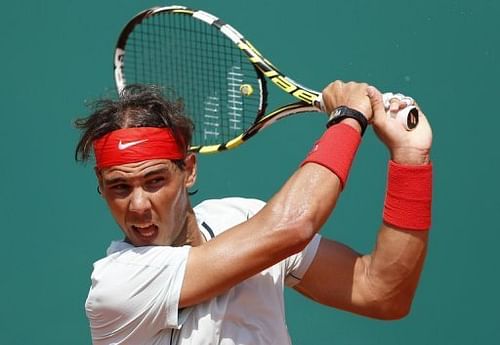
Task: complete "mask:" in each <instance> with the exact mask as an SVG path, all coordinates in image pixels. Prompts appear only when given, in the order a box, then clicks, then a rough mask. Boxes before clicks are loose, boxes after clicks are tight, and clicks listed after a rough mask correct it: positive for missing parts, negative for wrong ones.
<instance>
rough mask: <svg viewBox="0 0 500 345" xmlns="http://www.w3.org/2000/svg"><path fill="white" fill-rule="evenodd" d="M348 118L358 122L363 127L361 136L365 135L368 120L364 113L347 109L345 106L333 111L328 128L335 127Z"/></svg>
mask: <svg viewBox="0 0 500 345" xmlns="http://www.w3.org/2000/svg"><path fill="white" fill-rule="evenodd" d="M347 118H351V119H354V120H356V121H358V123H359V126H360V127H361V135H363V134H364V133H365V130H366V127H368V120H367V119H366V117H365V116H364V115H363V113H361V112H359V111H357V110H355V109H352V108H349V107H346V106H345V105H341V106H340V107H338V108H336V109H335V110H334V111H332V113H331V114H330V119H329V120H328V122H327V124H326V127H327V128H328V127H330V126H333V125H335V124H337V123H339V122H340V121H342V120H344V119H347Z"/></svg>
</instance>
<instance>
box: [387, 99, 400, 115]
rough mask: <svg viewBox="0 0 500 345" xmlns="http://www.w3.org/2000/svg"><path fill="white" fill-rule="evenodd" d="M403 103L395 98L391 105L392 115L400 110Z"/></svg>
mask: <svg viewBox="0 0 500 345" xmlns="http://www.w3.org/2000/svg"><path fill="white" fill-rule="evenodd" d="M400 105H401V102H400V101H399V99H397V98H393V99H392V100H391V103H390V105H389V111H390V112H391V113H397V112H398V111H399V109H400Z"/></svg>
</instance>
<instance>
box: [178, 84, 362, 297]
mask: <svg viewBox="0 0 500 345" xmlns="http://www.w3.org/2000/svg"><path fill="white" fill-rule="evenodd" d="M366 88H367V85H366V84H355V83H349V84H344V83H341V82H336V83H332V84H330V85H329V86H328V87H327V88H326V89H325V90H324V94H323V97H324V99H325V102H326V105H327V109H330V110H331V109H333V108H334V107H336V106H338V105H341V104H344V105H345V104H347V105H350V106H351V107H354V108H356V109H358V110H360V111H362V112H363V113H365V114H366V115H368V116H371V105H370V101H369V99H368V97H367V91H366V90H367V89H366ZM345 121H346V122H347V123H349V124H350V125H352V126H353V127H355V128H356V126H357V123H356V122H355V121H354V122H353V121H352V119H347V120H345ZM357 129H358V130H359V127H357ZM340 190H341V186H340V182H339V178H338V177H337V176H336V175H335V174H333V173H332V172H331V171H330V170H328V169H326V168H324V167H322V166H320V165H317V164H314V163H310V164H306V165H304V166H303V167H302V168H300V169H299V170H298V171H296V172H295V174H293V175H292V177H291V178H290V179H289V180H288V181H287V182H286V184H285V185H284V186H283V188H282V189H281V190H280V191H279V192H278V193H277V194H276V195H275V196H274V197H273V198H272V199H271V200H270V201H269V202H268V203H267V205H266V206H265V207H264V208H263V209H262V210H261V211H260V212H259V213H258V214H256V215H255V216H254V217H253V218H251V219H250V220H249V221H247V222H244V223H242V224H240V225H238V226H236V227H234V228H232V229H230V230H228V231H226V232H224V233H223V234H221V235H220V236H217V237H216V238H215V239H213V240H211V241H209V242H207V243H205V244H204V245H202V246H199V247H194V248H192V249H191V252H190V255H189V258H188V262H187V268H186V273H185V278H184V283H183V286H182V290H181V301H180V306H181V307H185V306H189V305H193V304H196V303H200V302H202V301H204V300H206V299H209V298H211V297H214V296H216V295H218V294H221V293H223V292H224V291H226V290H227V289H229V288H231V287H232V286H234V285H236V284H237V283H239V282H241V281H243V280H244V279H247V278H249V277H251V276H252V275H255V274H256V273H258V272H260V271H262V270H263V269H265V268H267V267H270V266H272V265H274V264H276V263H277V262H279V261H281V260H283V259H285V258H286V257H288V256H290V255H292V254H294V253H297V252H299V251H300V250H302V249H303V248H304V247H305V246H306V245H307V243H308V242H309V241H310V240H311V238H312V237H313V236H314V234H315V233H316V232H317V231H319V229H320V228H321V226H322V225H323V224H324V222H325V221H326V219H327V217H328V216H329V215H330V213H331V211H332V209H333V208H334V206H335V203H336V201H337V199H338V197H339V194H340Z"/></svg>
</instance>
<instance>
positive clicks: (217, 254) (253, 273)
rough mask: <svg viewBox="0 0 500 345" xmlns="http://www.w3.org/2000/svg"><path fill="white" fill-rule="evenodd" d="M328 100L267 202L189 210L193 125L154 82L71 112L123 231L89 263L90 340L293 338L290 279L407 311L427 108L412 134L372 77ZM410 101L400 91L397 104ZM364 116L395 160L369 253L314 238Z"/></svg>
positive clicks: (415, 264)
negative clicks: (81, 113)
mask: <svg viewBox="0 0 500 345" xmlns="http://www.w3.org/2000/svg"><path fill="white" fill-rule="evenodd" d="M323 97H324V103H325V106H326V110H327V111H328V112H332V113H333V116H332V119H331V120H330V121H329V127H328V129H327V130H326V131H325V133H324V134H323V136H322V137H321V138H320V139H319V140H318V141H317V142H316V143H315V144H314V145H313V148H312V149H311V151H310V153H309V154H308V155H307V156H306V157H305V159H304V160H303V161H302V163H301V164H300V167H299V168H298V169H297V171H296V172H295V173H294V174H293V175H292V176H291V177H290V178H289V179H288V181H287V182H286V183H285V185H284V186H283V187H282V188H281V189H280V190H279V191H278V192H277V193H276V194H275V195H274V196H273V197H272V198H271V200H269V201H268V202H267V203H264V202H262V201H259V200H255V199H244V198H236V197H232V198H226V199H220V200H207V201H204V202H202V203H201V204H199V205H198V206H196V207H194V208H193V207H192V206H191V203H190V200H189V192H188V191H189V188H190V187H191V186H193V184H194V183H195V180H196V156H195V155H194V154H190V153H188V147H189V144H190V138H191V131H192V125H191V122H190V121H189V120H188V119H187V117H185V116H184V114H183V109H182V105H181V104H180V103H179V102H177V101H169V100H166V99H165V98H163V97H162V96H161V94H160V93H159V91H158V90H157V89H155V88H152V87H145V86H137V85H135V86H129V87H127V88H126V89H125V90H124V92H123V93H122V94H121V97H120V98H119V99H118V100H104V101H101V102H99V103H97V105H96V108H95V111H94V113H93V114H91V115H90V116H89V117H87V118H85V119H80V120H77V122H76V125H77V127H78V128H80V129H81V130H82V137H81V140H80V142H79V143H78V146H77V151H76V155H77V158H78V159H80V160H83V161H85V160H87V159H89V157H90V156H92V154H93V155H94V156H95V160H96V167H95V172H96V175H97V180H98V184H99V190H100V193H102V197H103V198H104V199H105V201H106V203H107V205H108V207H109V209H110V211H111V213H112V215H113V217H114V219H115V220H116V222H117V224H118V225H119V226H120V228H121V230H122V231H123V234H124V238H123V239H122V240H118V241H114V242H112V243H111V245H110V246H109V248H108V250H107V255H106V257H104V258H103V259H101V260H99V261H97V262H95V264H94V270H93V273H92V278H91V279H92V285H91V288H90V291H89V295H88V298H87V300H86V304H85V309H86V313H87V316H88V319H89V321H90V327H91V333H92V339H93V343H94V344H99V345H100V344H224V345H231V344H260V345H263V344H290V343H291V341H290V337H289V335H288V331H287V326H286V323H285V315H284V309H285V307H284V299H283V290H284V287H285V286H289V287H292V288H294V289H295V290H297V291H299V292H300V293H301V294H303V295H304V296H306V297H309V298H311V299H313V300H315V301H317V302H318V303H322V304H325V305H328V306H331V307H335V308H339V309H342V310H346V311H349V312H353V313H356V314H360V315H365V316H368V317H373V318H380V319H398V318H401V317H404V316H405V315H406V314H407V313H408V312H409V310H410V305H411V302H412V298H413V295H414V293H415V289H416V287H417V283H418V279H419V275H420V272H421V270H422V265H423V262H424V257H425V253H426V246H427V233H428V231H427V230H428V229H429V227H430V216H431V215H430V208H431V184H432V167H431V164H430V157H429V152H430V148H431V140H432V139H431V138H432V134H431V129H430V126H429V124H428V122H427V121H426V118H425V116H424V115H423V114H422V116H421V119H420V124H419V126H418V127H417V128H416V129H415V130H413V131H406V130H405V129H404V128H403V127H402V126H401V124H400V123H399V122H397V121H396V120H395V119H394V118H393V117H392V116H387V113H386V110H385V108H384V102H383V99H382V96H381V94H380V92H378V90H377V89H375V88H374V87H372V86H368V85H367V84H362V83H353V82H350V83H343V82H340V81H336V82H334V83H332V84H330V85H329V86H327V87H326V88H325V90H324V91H323ZM408 100H410V101H408ZM411 102H412V101H411V99H410V98H408V97H404V96H402V95H399V96H395V97H394V99H392V100H391V104H390V107H391V111H392V112H395V111H397V110H398V109H400V108H403V107H405V106H406V105H407V104H409V103H411ZM367 123H372V124H373V126H374V128H375V131H376V133H377V134H378V136H379V137H380V139H381V140H382V141H383V142H384V143H385V144H386V146H387V147H388V149H389V152H390V156H391V160H390V161H389V163H388V180H387V195H386V198H385V205H384V211H383V218H382V219H381V225H380V229H379V230H378V237H377V242H376V245H375V247H374V250H373V252H372V253H370V254H367V255H362V254H359V253H357V252H355V251H354V250H352V249H350V248H349V247H347V246H345V245H343V244H341V243H339V242H336V241H334V240H330V239H326V238H324V237H321V236H320V235H318V232H319V231H320V229H321V227H322V226H323V224H324V223H325V221H326V219H327V218H328V217H329V215H330V213H331V212H332V210H333V208H334V207H335V204H336V202H337V199H338V198H339V196H340V194H341V192H342V190H343V189H345V188H346V187H347V179H348V175H349V170H350V167H351V164H352V162H353V160H354V157H355V155H356V151H357V149H358V146H359V145H360V143H361V139H362V133H363V132H364V129H365V127H366V125H367ZM367 178H371V177H370V176H367ZM374 183H383V181H378V182H376V181H375V182H374ZM360 197H363V196H360ZM380 206H382V205H380ZM374 207H376V206H374ZM355 212H356V214H358V215H363V213H364V210H362V209H355ZM368 230H369V229H356V230H353V231H356V232H360V231H361V232H363V233H367V234H369V233H370V232H369V231H368Z"/></svg>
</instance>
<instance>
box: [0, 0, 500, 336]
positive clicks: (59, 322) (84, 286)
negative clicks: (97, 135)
mask: <svg viewBox="0 0 500 345" xmlns="http://www.w3.org/2000/svg"><path fill="white" fill-rule="evenodd" d="M159 4H160V5H165V4H166V3H160V2H154V1H124V0H122V1H118V0H112V1H97V0H88V1H78V2H77V1H69V0H68V1H62V0H60V1H35V0H27V1H18V2H16V1H9V2H5V1H4V2H2V5H1V8H2V20H1V21H0V29H1V30H0V37H1V43H2V44H1V47H2V49H1V53H0V61H1V64H0V65H1V66H2V68H1V70H2V73H1V77H0V78H1V83H0V97H1V106H0V114H1V115H0V116H1V123H0V164H1V169H0V177H1V179H0V180H1V182H2V184H1V187H0V192H1V198H0V216H1V218H0V221H1V230H2V232H1V234H2V235H1V237H2V249H1V250H0V262H1V264H2V268H1V272H2V275H1V278H0V279H1V283H0V296H1V298H2V302H1V306H0V344H9V345H14V344H22V345H27V344H74V345H77V344H89V343H90V335H89V330H88V325H87V321H86V318H85V314H84V309H83V303H84V300H85V297H86V294H87V291H88V287H89V284H90V279H89V277H90V272H91V269H92V263H93V262H94V261H95V260H96V259H98V258H100V257H102V256H103V255H104V251H105V248H106V247H107V245H108V243H109V241H110V240H111V239H114V238H117V237H118V236H120V232H119V230H118V229H117V227H116V226H115V225H114V223H113V220H112V219H111V217H110V215H109V214H108V211H107V209H106V207H105V205H104V204H103V202H102V200H101V199H100V197H99V196H98V195H97V193H96V182H95V179H94V176H93V172H92V164H89V165H86V166H82V165H80V164H76V163H75V162H74V161H73V150H74V146H75V144H76V141H77V139H78V133H77V132H76V131H75V130H74V129H73V128H72V121H73V120H74V119H75V118H76V117H78V116H82V115H86V114H87V110H86V108H85V103H86V101H89V100H93V99H95V98H98V97H100V96H101V95H104V94H106V93H109V90H113V87H114V86H113V85H114V81H113V74H112V57H113V47H114V44H115V40H116V38H117V35H118V33H119V32H120V30H121V28H122V26H123V25H124V24H125V23H126V22H127V21H128V20H129V19H130V18H131V17H132V16H133V15H134V14H135V13H136V12H138V11H140V10H142V9H144V8H147V7H150V6H153V5H159ZM183 4H184V5H188V6H191V7H194V8H201V9H205V10H207V11H209V12H212V13H214V14H216V15H218V16H220V17H221V18H223V19H224V20H225V21H226V22H229V23H230V24H232V25H233V26H235V27H236V28H237V29H238V30H240V31H241V32H242V33H244V34H245V36H246V37H247V38H248V39H249V40H250V41H251V42H253V43H254V45H255V46H257V47H258V49H259V50H260V51H261V52H262V53H263V54H264V55H266V56H267V57H268V58H269V59H270V60H271V61H273V62H274V63H275V64H276V65H277V66H278V67H279V68H280V69H281V70H282V71H283V72H285V73H286V74H289V75H290V76H291V77H292V78H294V79H295V80H298V81H300V82H302V83H303V84H305V85H308V86H310V87H313V88H322V87H323V86H325V85H326V84H327V83H328V82H330V81H332V80H334V79H342V80H362V81H366V82H369V83H372V84H374V85H376V86H378V87H379V88H380V89H382V90H385V91H395V90H396V91H401V92H403V93H405V94H409V95H412V96H414V97H415V98H416V99H417V100H418V101H419V103H420V104H421V106H422V108H423V109H424V111H425V112H426V114H427V116H428V117H429V119H430V121H431V123H432V126H433V130H434V145H433V154H432V157H433V161H434V167H435V182H434V187H435V199H434V205H433V211H434V217H433V228H432V235H431V243H430V249H429V255H428V259H427V262H426V267H425V270H424V273H423V275H422V279H421V284H420V286H419V288H418V291H417V294H416V298H415V301H414V304H413V309H412V312H411V314H410V315H409V316H408V317H407V318H405V319H403V320H400V321H394V322H385V321H377V320H371V319H367V318H363V317H359V316H355V315H351V314H348V313H345V312H342V311H337V310H333V309H329V308H326V307H323V306H319V305H316V304H314V303H313V302H311V301H308V300H305V299H304V298H302V297H301V296H299V295H298V294H297V293H295V292H293V291H288V292H287V295H286V298H287V315H288V324H289V329H290V333H291V336H292V340H293V342H294V344H349V345H352V344H384V345H388V344H418V345H422V344H494V343H496V344H498V343H500V327H499V322H500V318H499V316H498V309H499V307H500V301H499V299H500V298H499V292H500V284H499V282H500V277H499V276H500V272H499V268H498V264H497V255H496V251H497V250H498V248H499V246H500V244H499V241H500V231H499V230H500V226H499V224H498V223H497V219H498V214H499V211H500V208H499V202H498V195H499V192H500V188H499V183H498V179H497V178H498V177H499V170H500V169H499V168H500V160H499V158H500V154H499V153H498V144H497V127H498V126H499V125H500V115H499V111H498V98H499V96H498V79H499V77H500V73H499V72H500V69H499V67H498V63H499V61H500V47H499V46H500V39H499V33H500V24H499V20H498V17H499V16H500V2H498V1H493V0H491V1H487V0H477V1H465V0H457V1H453V0H443V1H406V0H404V1H396V0H390V1H368V0H351V1H313V0H310V1H306V2H302V1H272V0H267V1H261V0H259V1H245V2H240V1H229V0H226V1H186V2H184V3H183ZM275 99H276V100H277V102H285V101H287V96H281V95H279V96H277V97H276V98H275ZM324 122H325V120H324V118H323V117H321V116H319V115H313V116H310V115H304V116H301V117H296V118H290V119H286V120H284V121H282V122H279V123H277V124H275V125H274V126H272V127H271V128H269V129H267V130H266V131H264V132H263V133H262V134H261V135H259V136H257V137H256V138H254V139H252V140H251V141H250V142H248V143H247V144H245V145H243V146H242V147H241V148H238V149H237V150H235V151H233V152H227V153H224V154H219V155H214V156H203V157H200V168H199V180H198V183H197V188H198V189H199V192H198V194H197V195H196V196H195V197H194V198H193V202H194V203H197V202H199V201H200V200H203V199H205V198H215V197H222V196H228V195H239V196H251V197H258V198H261V199H264V200H265V199H267V198H269V197H270V196H271V195H272V194H273V193H274V192H275V191H276V190H277V189H278V188H279V186H280V185H281V184H282V183H283V182H284V181H285V179H286V177H287V176H289V175H290V174H291V173H292V172H293V170H294V169H295V168H296V167H297V165H298V164H299V162H300V161H301V159H302V158H303V157H304V155H305V154H306V152H307V151H308V149H309V147H310V146H311V144H312V142H313V141H314V139H315V138H316V137H317V136H318V135H319V134H320V133H321V131H322V129H323V124H324ZM386 162H387V153H386V150H385V148H384V147H383V146H382V145H381V144H380V143H379V142H378V141H377V140H376V138H375V136H374V134H373V132H372V131H369V132H368V133H367V134H366V136H365V140H364V142H363V145H362V148H361V150H360V152H359V155H358V157H357V160H356V162H355V164H354V167H353V170H352V174H351V176H350V181H349V186H348V188H347V190H346V191H345V192H344V193H343V195H342V198H341V201H340V203H339V205H338V207H337V209H336V211H335V213H334V216H333V217H332V219H331V220H330V221H329V222H328V224H327V226H326V228H325V230H324V232H323V234H324V235H325V236H329V237H332V238H336V239H338V240H340V241H342V242H344V243H346V244H348V245H350V246H352V247H353V248H355V249H357V250H359V251H363V252H367V251H370V250H371V247H372V245H373V243H374V238H375V233H376V228H377V226H378V224H379V222H380V218H381V216H380V215H381V208H382V203H383V195H384V189H385V168H386Z"/></svg>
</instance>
